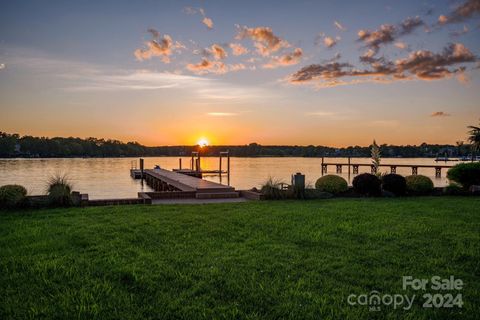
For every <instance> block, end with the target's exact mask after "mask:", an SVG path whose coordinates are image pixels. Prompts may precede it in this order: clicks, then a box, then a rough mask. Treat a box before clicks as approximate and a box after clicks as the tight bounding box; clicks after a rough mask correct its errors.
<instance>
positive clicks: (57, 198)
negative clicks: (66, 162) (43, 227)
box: [0, 175, 81, 209]
mask: <svg viewBox="0 0 480 320" xmlns="http://www.w3.org/2000/svg"><path fill="white" fill-rule="evenodd" d="M72 190H73V187H72V184H71V183H70V182H69V180H68V178H67V176H65V175H55V176H52V177H51V178H50V179H49V180H48V182H47V192H46V194H45V195H27V189H26V188H25V187H24V186H21V185H16V184H10V185H4V186H1V187H0V209H22V208H54V207H73V206H80V205H81V196H80V193H79V192H75V191H72Z"/></svg>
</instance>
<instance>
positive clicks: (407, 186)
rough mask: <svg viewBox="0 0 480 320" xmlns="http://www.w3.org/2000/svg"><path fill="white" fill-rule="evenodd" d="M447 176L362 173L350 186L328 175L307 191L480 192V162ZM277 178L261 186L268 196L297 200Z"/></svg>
mask: <svg viewBox="0 0 480 320" xmlns="http://www.w3.org/2000/svg"><path fill="white" fill-rule="evenodd" d="M447 178H448V180H449V182H450V184H449V185H447V186H445V187H435V186H434V184H433V181H432V179H430V178H429V177H427V176H424V175H410V176H406V177H404V176H402V175H399V174H395V173H390V174H384V175H381V174H378V175H374V174H370V173H362V174H359V175H357V176H355V177H354V179H353V181H352V186H350V187H349V186H348V183H347V181H346V180H345V179H344V178H343V177H341V176H337V175H334V174H328V175H325V176H322V177H320V178H319V179H317V181H316V183H315V188H314V189H313V188H307V189H306V190H305V195H306V196H305V199H327V198H333V197H338V198H352V197H354V198H360V197H387V198H391V197H409V196H443V195H445V196H470V195H474V196H475V195H477V196H478V195H480V162H472V163H460V164H457V165H456V166H454V167H452V168H450V170H449V171H448V172H447ZM274 180H275V179H273V178H270V179H269V181H267V183H265V184H264V185H263V187H262V188H261V189H260V192H261V193H262V194H264V195H265V198H266V199H268V200H281V199H296V197H295V195H294V193H293V192H292V190H291V187H287V188H286V187H285V184H282V183H272V181H274Z"/></svg>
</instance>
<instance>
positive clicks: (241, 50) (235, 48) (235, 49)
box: [230, 43, 248, 56]
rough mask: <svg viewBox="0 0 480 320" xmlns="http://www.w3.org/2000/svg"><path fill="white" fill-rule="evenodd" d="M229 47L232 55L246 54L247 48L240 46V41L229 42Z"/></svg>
mask: <svg viewBox="0 0 480 320" xmlns="http://www.w3.org/2000/svg"><path fill="white" fill-rule="evenodd" d="M230 48H231V49H232V53H233V55H234V56H241V55H242V54H247V53H248V49H247V48H245V47H244V46H242V45H241V44H240V43H230Z"/></svg>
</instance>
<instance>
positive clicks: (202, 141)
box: [197, 138, 209, 148]
mask: <svg viewBox="0 0 480 320" xmlns="http://www.w3.org/2000/svg"><path fill="white" fill-rule="evenodd" d="M197 144H198V145H199V146H200V148H203V147H206V146H208V144H209V143H208V140H207V139H205V138H200V139H199V140H198V142H197Z"/></svg>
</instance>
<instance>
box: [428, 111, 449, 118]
mask: <svg viewBox="0 0 480 320" xmlns="http://www.w3.org/2000/svg"><path fill="white" fill-rule="evenodd" d="M449 116H450V114H449V113H445V112H443V111H436V112H434V113H432V114H431V115H430V117H449Z"/></svg>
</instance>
